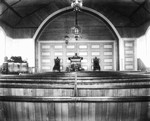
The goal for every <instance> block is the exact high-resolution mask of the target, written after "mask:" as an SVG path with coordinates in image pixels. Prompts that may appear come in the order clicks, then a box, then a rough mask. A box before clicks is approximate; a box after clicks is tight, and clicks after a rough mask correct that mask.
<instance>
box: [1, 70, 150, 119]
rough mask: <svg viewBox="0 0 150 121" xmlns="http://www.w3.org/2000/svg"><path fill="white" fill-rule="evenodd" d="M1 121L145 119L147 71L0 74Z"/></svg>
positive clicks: (149, 99) (149, 96) (149, 95)
mask: <svg viewBox="0 0 150 121" xmlns="http://www.w3.org/2000/svg"><path fill="white" fill-rule="evenodd" d="M0 121H150V75H149V74H148V73H143V72H105V71H100V72H71V73H66V72H60V73H57V72H47V73H37V74H27V75H1V76H0Z"/></svg>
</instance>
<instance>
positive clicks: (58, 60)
mask: <svg viewBox="0 0 150 121" xmlns="http://www.w3.org/2000/svg"><path fill="white" fill-rule="evenodd" d="M54 62H55V65H54V67H53V71H55V72H60V59H59V58H58V57H57V58H56V59H54Z"/></svg>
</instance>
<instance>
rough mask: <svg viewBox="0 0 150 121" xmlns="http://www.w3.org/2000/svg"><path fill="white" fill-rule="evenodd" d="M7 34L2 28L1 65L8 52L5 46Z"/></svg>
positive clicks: (0, 44) (0, 30)
mask: <svg viewBox="0 0 150 121" xmlns="http://www.w3.org/2000/svg"><path fill="white" fill-rule="evenodd" d="M5 42H6V36H5V33H4V32H3V30H2V29H1V28H0V65H2V63H3V62H4V57H5V54H6V51H5V50H6V48H5Z"/></svg>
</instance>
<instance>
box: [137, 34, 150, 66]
mask: <svg viewBox="0 0 150 121" xmlns="http://www.w3.org/2000/svg"><path fill="white" fill-rule="evenodd" d="M137 58H140V59H141V60H142V61H143V62H144V64H145V65H146V66H147V67H150V31H149V32H147V33H146V35H144V36H142V37H140V38H138V39H137Z"/></svg>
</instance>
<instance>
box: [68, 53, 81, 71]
mask: <svg viewBox="0 0 150 121" xmlns="http://www.w3.org/2000/svg"><path fill="white" fill-rule="evenodd" d="M68 59H69V60H70V71H82V70H84V69H83V68H82V67H81V60H82V59H83V57H80V56H78V55H77V53H75V55H74V56H73V57H69V58H68Z"/></svg>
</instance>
